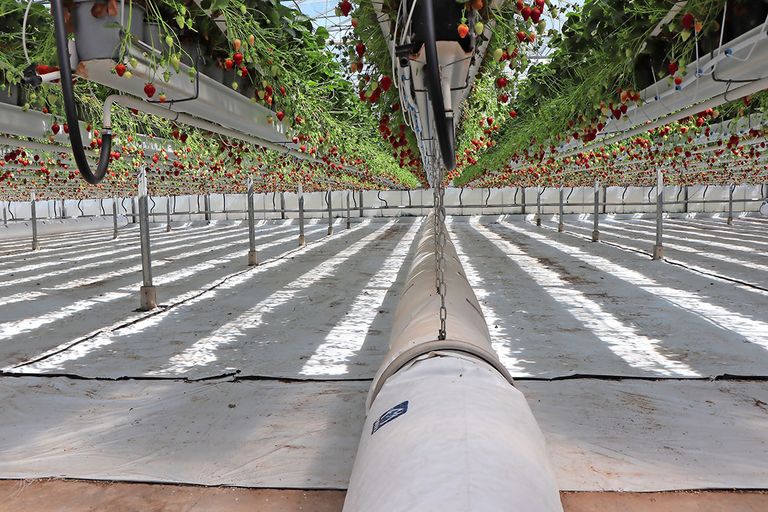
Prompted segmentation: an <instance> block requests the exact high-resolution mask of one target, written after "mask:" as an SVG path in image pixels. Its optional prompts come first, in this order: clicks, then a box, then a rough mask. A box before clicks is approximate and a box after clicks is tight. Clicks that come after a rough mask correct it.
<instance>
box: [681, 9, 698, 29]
mask: <svg viewBox="0 0 768 512" xmlns="http://www.w3.org/2000/svg"><path fill="white" fill-rule="evenodd" d="M680 24H681V25H682V26H683V28H684V29H686V30H693V27H694V25H695V24H696V18H694V16H693V14H691V13H690V12H687V13H685V14H683V18H682V19H681V20H680Z"/></svg>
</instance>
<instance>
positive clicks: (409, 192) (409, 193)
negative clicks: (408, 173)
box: [408, 190, 413, 208]
mask: <svg viewBox="0 0 768 512" xmlns="http://www.w3.org/2000/svg"><path fill="white" fill-rule="evenodd" d="M412 205H413V203H412V202H411V191H410V190H408V208H410V207H411V206H412Z"/></svg>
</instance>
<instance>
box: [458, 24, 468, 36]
mask: <svg viewBox="0 0 768 512" xmlns="http://www.w3.org/2000/svg"><path fill="white" fill-rule="evenodd" d="M456 30H457V31H458V33H459V37H460V38H462V39H464V38H465V37H467V34H469V27H468V26H467V24H466V23H462V24H460V25H459V26H458V28H457V29H456Z"/></svg>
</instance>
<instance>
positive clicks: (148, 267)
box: [139, 169, 157, 311]
mask: <svg viewBox="0 0 768 512" xmlns="http://www.w3.org/2000/svg"><path fill="white" fill-rule="evenodd" d="M139 234H140V239H141V274H142V278H143V286H142V287H141V291H140V294H141V309H142V310H143V311H149V310H150V309H154V308H156V307H157V292H156V290H155V286H154V285H153V284H152V255H151V253H150V246H149V205H148V198H147V174H146V171H145V170H144V169H141V170H140V171H139Z"/></svg>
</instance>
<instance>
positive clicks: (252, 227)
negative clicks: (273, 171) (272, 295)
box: [247, 178, 259, 266]
mask: <svg viewBox="0 0 768 512" xmlns="http://www.w3.org/2000/svg"><path fill="white" fill-rule="evenodd" d="M247 200H248V265H250V266H253V265H258V264H259V257H258V255H257V254H256V214H255V212H254V211H253V180H252V179H251V178H248V194H247Z"/></svg>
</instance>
